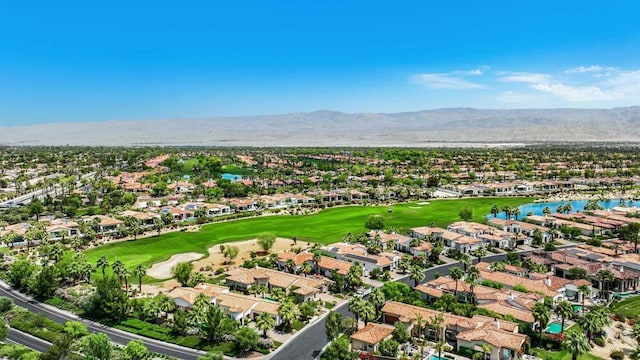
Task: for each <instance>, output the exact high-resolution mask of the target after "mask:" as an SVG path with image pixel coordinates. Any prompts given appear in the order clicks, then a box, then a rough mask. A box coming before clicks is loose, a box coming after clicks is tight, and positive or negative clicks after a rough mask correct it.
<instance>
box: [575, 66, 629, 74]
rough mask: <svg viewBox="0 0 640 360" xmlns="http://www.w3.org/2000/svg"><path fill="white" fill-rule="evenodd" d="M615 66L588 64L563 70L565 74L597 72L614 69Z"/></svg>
mask: <svg viewBox="0 0 640 360" xmlns="http://www.w3.org/2000/svg"><path fill="white" fill-rule="evenodd" d="M616 70H618V69H616V68H615V67H611V66H600V65H589V66H578V67H574V68H571V69H567V70H565V71H564V72H565V73H566V74H582V73H599V72H604V71H616Z"/></svg>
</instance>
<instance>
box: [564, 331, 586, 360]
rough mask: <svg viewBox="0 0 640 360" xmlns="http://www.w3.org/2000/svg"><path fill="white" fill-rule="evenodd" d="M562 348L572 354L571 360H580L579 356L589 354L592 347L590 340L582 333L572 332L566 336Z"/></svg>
mask: <svg viewBox="0 0 640 360" xmlns="http://www.w3.org/2000/svg"><path fill="white" fill-rule="evenodd" d="M562 348H563V349H565V350H567V351H569V352H570V353H571V360H578V356H580V355H582V354H585V353H588V352H589V351H591V349H592V347H591V344H589V340H588V339H587V337H586V336H584V334H583V333H582V332H580V331H570V332H568V333H566V334H565V336H564V341H562Z"/></svg>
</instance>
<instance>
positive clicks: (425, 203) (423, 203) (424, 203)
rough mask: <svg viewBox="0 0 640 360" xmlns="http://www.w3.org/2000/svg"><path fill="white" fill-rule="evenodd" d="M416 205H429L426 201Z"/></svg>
mask: <svg viewBox="0 0 640 360" xmlns="http://www.w3.org/2000/svg"><path fill="white" fill-rule="evenodd" d="M416 205H429V202H428V201H423V202H419V203H417V204H416Z"/></svg>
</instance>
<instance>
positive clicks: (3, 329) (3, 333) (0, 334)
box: [0, 317, 9, 342]
mask: <svg viewBox="0 0 640 360" xmlns="http://www.w3.org/2000/svg"><path fill="white" fill-rule="evenodd" d="M8 334H9V326H8V325H7V321H6V320H5V319H4V318H2V317H0V342H4V340H5V339H6V338H7V335H8Z"/></svg>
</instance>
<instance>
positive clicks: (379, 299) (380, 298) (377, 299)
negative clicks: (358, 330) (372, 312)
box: [369, 288, 387, 318]
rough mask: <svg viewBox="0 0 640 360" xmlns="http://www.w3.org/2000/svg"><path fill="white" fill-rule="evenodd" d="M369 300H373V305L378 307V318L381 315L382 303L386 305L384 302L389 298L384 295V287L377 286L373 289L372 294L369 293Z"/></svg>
mask: <svg viewBox="0 0 640 360" xmlns="http://www.w3.org/2000/svg"><path fill="white" fill-rule="evenodd" d="M369 301H370V302H371V304H372V305H373V307H374V308H375V309H376V318H377V317H378V315H379V314H378V312H379V311H380V308H382V305H384V303H385V302H386V301H387V299H386V298H385V296H384V293H383V292H382V289H380V288H375V289H373V290H371V294H369Z"/></svg>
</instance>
